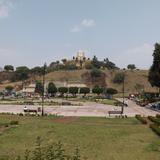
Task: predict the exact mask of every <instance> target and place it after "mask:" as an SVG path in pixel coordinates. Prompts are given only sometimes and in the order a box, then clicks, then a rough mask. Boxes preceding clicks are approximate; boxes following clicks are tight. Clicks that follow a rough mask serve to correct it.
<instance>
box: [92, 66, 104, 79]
mask: <svg viewBox="0 0 160 160" xmlns="http://www.w3.org/2000/svg"><path fill="white" fill-rule="evenodd" d="M101 75H102V71H101V70H99V69H96V68H94V69H92V71H91V77H92V78H96V77H101Z"/></svg>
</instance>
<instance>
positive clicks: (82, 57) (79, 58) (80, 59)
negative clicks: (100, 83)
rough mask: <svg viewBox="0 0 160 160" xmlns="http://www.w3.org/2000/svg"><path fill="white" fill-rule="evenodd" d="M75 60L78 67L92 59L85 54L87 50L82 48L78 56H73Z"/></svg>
mask: <svg viewBox="0 0 160 160" xmlns="http://www.w3.org/2000/svg"><path fill="white" fill-rule="evenodd" d="M73 61H74V62H75V64H76V66H77V67H78V68H83V67H84V66H85V62H86V61H90V58H87V57H86V56H85V52H84V51H82V50H80V51H78V52H77V55H76V57H74V56H73Z"/></svg>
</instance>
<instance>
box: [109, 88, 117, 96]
mask: <svg viewBox="0 0 160 160" xmlns="http://www.w3.org/2000/svg"><path fill="white" fill-rule="evenodd" d="M106 93H107V94H110V95H113V94H117V93H118V91H117V90H116V89H114V88H107V90H106Z"/></svg>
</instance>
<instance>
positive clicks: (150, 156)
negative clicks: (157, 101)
mask: <svg viewBox="0 0 160 160" xmlns="http://www.w3.org/2000/svg"><path fill="white" fill-rule="evenodd" d="M11 120H18V121H19V125H18V126H14V127H12V128H9V129H7V130H5V131H3V132H0V133H1V134H0V157H4V156H5V155H8V156H10V157H12V158H13V157H16V156H17V155H18V154H23V153H24V151H25V149H33V148H34V144H35V140H36V138H37V137H38V136H40V137H41V138H42V139H43V143H44V144H48V143H51V142H57V141H59V140H60V141H61V142H62V143H63V144H64V147H65V149H66V150H67V151H68V152H71V153H72V152H73V151H74V149H75V148H76V147H77V146H78V147H79V149H80V153H81V155H82V156H83V157H87V158H88V160H159V159H160V138H159V137H158V136H157V135H156V134H155V133H154V132H152V130H151V129H150V128H149V127H148V126H147V125H142V124H140V122H139V121H137V120H136V119H135V118H129V119H118V118H117V119H105V118H60V117H59V118H58V117H57V118H56V117H18V116H9V115H0V123H1V124H2V123H6V122H10V121H11Z"/></svg>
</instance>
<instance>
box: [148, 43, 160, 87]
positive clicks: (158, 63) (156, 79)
mask: <svg viewBox="0 0 160 160" xmlns="http://www.w3.org/2000/svg"><path fill="white" fill-rule="evenodd" d="M148 80H149V82H150V84H151V85H152V86H153V87H158V88H160V44H159V43H156V44H155V49H154V52H153V64H152V66H151V68H150V70H149V76H148Z"/></svg>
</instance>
